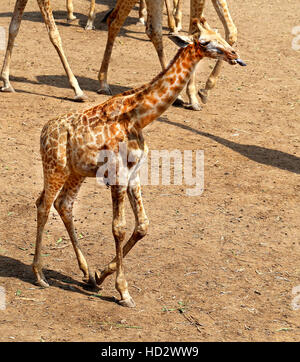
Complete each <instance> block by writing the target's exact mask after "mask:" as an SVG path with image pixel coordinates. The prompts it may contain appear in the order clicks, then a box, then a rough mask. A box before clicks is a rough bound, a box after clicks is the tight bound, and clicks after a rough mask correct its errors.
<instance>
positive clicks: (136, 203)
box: [95, 177, 149, 285]
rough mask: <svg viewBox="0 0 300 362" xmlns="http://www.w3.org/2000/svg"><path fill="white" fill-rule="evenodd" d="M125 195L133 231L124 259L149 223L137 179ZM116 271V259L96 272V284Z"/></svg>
mask: <svg viewBox="0 0 300 362" xmlns="http://www.w3.org/2000/svg"><path fill="white" fill-rule="evenodd" d="M127 195H128V198H129V201H130V205H131V207H132V210H133V213H134V216H135V229H134V231H133V233H132V235H131V237H130V239H129V240H128V241H127V243H126V244H125V246H124V248H123V257H125V256H126V255H127V254H128V253H129V251H130V250H131V249H132V248H133V246H134V245H135V244H136V243H137V242H138V241H139V240H141V239H142V238H143V237H144V236H145V235H146V234H147V230H148V225H149V221H148V218H147V215H146V213H145V209H144V206H143V201H142V195H141V186H140V181H139V178H138V177H136V178H135V179H134V180H131V181H130V182H129V185H128V188H127ZM116 270H117V264H116V258H114V259H113V260H112V261H111V262H110V263H109V264H108V265H107V266H106V268H105V269H104V270H103V271H102V272H101V273H98V272H96V274H95V277H96V282H97V284H98V285H100V284H102V283H103V281H104V280H105V279H106V277H108V276H109V275H111V274H113V273H114V272H115V271H116Z"/></svg>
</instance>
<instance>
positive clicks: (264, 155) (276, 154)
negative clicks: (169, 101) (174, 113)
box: [158, 117, 300, 174]
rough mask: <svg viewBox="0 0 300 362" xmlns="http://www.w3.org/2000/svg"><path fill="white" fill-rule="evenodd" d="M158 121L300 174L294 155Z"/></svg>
mask: <svg viewBox="0 0 300 362" xmlns="http://www.w3.org/2000/svg"><path fill="white" fill-rule="evenodd" d="M158 121H160V122H163V123H167V124H168V125H171V126H176V127H180V128H182V129H184V130H187V131H190V132H193V133H196V134H197V135H200V136H203V137H207V138H210V139H212V140H213V141H216V142H218V143H219V144H221V145H223V146H225V147H227V148H230V149H232V150H233V151H235V152H238V153H239V154H241V155H243V156H245V157H247V158H248V159H250V160H252V161H254V162H257V163H261V164H264V165H267V166H272V167H276V168H279V169H281V170H285V171H289V172H292V173H295V174H300V158H299V157H297V156H294V155H291V154H289V153H286V152H282V151H278V150H274V149H270V148H266V147H261V146H256V145H245V144H240V143H237V142H233V141H229V140H227V139H225V138H222V137H219V136H215V135H213V134H211V133H207V132H202V131H199V130H196V129H194V128H192V127H190V126H187V125H184V124H181V123H178V122H174V121H170V120H169V119H168V118H166V117H161V118H159V119H158Z"/></svg>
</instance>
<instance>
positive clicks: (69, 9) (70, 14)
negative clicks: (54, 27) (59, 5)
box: [66, 0, 76, 22]
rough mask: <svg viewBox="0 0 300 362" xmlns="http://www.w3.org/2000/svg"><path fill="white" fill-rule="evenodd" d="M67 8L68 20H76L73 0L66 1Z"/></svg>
mask: <svg viewBox="0 0 300 362" xmlns="http://www.w3.org/2000/svg"><path fill="white" fill-rule="evenodd" d="M66 7H67V20H68V22H71V21H73V20H76V16H75V15H74V13H73V10H74V9H73V0H66Z"/></svg>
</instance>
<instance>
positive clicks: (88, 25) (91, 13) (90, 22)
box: [85, 0, 96, 30]
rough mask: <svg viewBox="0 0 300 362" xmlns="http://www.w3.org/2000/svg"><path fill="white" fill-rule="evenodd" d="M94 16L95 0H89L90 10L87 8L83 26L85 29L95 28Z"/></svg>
mask: <svg viewBox="0 0 300 362" xmlns="http://www.w3.org/2000/svg"><path fill="white" fill-rule="evenodd" d="M95 17H96V12H95V0H91V4H90V10H89V17H88V21H87V23H86V26H85V30H93V29H95V26H94V21H95Z"/></svg>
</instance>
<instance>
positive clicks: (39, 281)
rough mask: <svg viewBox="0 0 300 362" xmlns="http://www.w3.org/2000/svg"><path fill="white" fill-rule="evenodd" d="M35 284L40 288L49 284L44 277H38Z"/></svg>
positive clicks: (47, 286)
mask: <svg viewBox="0 0 300 362" xmlns="http://www.w3.org/2000/svg"><path fill="white" fill-rule="evenodd" d="M36 284H37V285H39V286H40V287H42V288H49V287H50V285H49V284H48V282H47V280H46V279H45V277H44V278H38V279H37V281H36Z"/></svg>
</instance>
